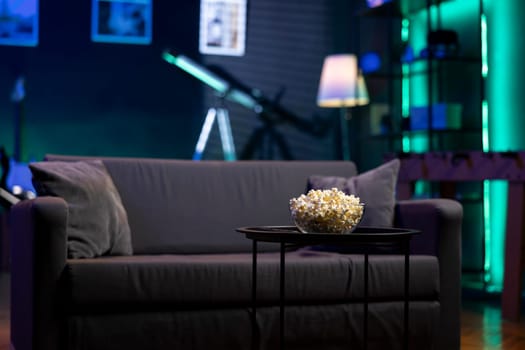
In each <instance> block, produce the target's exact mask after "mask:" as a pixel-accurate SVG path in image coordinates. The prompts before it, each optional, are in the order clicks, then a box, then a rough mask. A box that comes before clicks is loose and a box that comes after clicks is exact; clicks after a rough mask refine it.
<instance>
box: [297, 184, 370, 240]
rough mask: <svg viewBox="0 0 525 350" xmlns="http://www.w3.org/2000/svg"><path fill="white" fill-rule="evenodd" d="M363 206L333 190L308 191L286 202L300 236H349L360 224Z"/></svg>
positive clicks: (358, 200) (357, 201)
mask: <svg viewBox="0 0 525 350" xmlns="http://www.w3.org/2000/svg"><path fill="white" fill-rule="evenodd" d="M363 210H364V204H362V203H360V199H359V197H356V196H354V195H353V194H351V195H346V194H345V193H344V192H342V191H340V190H338V189H337V188H332V189H330V190H310V191H308V193H307V194H306V195H304V194H302V195H300V196H299V197H298V198H292V199H290V211H291V213H292V218H293V219H294V220H295V224H296V225H297V228H298V229H299V230H300V231H301V232H303V233H308V232H310V233H314V232H319V233H349V232H351V231H352V230H353V229H354V228H355V226H356V225H357V224H358V223H359V222H360V221H361V218H362V216H363Z"/></svg>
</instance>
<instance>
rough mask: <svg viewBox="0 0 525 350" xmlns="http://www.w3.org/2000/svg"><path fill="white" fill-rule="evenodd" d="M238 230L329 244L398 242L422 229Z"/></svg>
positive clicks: (280, 239) (257, 235)
mask: <svg viewBox="0 0 525 350" xmlns="http://www.w3.org/2000/svg"><path fill="white" fill-rule="evenodd" d="M236 231H237V232H240V233H243V234H244V235H245V236H246V238H248V239H252V240H257V241H261V242H280V243H299V244H320V243H322V244H329V243H352V242H356V243H357V242H375V243H379V242H385V243H386V242H397V241H402V240H406V239H410V238H411V237H412V236H413V235H416V234H419V233H421V231H418V230H413V229H405V228H387V227H369V226H358V227H356V229H355V230H354V231H353V232H352V233H349V234H334V233H302V232H300V231H299V229H297V227H295V226H247V227H239V228H237V229H236Z"/></svg>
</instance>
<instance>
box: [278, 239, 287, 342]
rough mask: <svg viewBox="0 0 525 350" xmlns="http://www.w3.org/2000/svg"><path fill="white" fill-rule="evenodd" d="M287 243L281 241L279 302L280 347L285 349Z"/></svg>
mask: <svg viewBox="0 0 525 350" xmlns="http://www.w3.org/2000/svg"><path fill="white" fill-rule="evenodd" d="M285 246H286V245H285V243H281V263H280V270H281V271H280V303H279V319H280V320H279V321H280V322H279V326H280V328H279V342H280V343H279V348H280V349H281V350H283V349H284V280H285V278H284V266H285V261H284V256H285V254H284V251H285Z"/></svg>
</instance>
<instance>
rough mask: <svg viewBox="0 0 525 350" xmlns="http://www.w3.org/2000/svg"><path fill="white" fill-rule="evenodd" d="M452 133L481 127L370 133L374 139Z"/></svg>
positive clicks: (472, 130) (477, 131) (468, 131)
mask: <svg viewBox="0 0 525 350" xmlns="http://www.w3.org/2000/svg"><path fill="white" fill-rule="evenodd" d="M429 132H432V133H433V134H454V133H475V134H476V133H481V128H460V129H421V130H407V131H403V132H394V133H388V134H375V135H374V134H371V135H370V137H371V138H375V139H388V138H401V137H403V136H414V135H421V134H428V133H429Z"/></svg>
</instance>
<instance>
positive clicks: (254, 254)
mask: <svg viewBox="0 0 525 350" xmlns="http://www.w3.org/2000/svg"><path fill="white" fill-rule="evenodd" d="M252 349H253V350H257V349H259V332H258V331H257V240H255V239H254V240H253V243H252Z"/></svg>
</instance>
